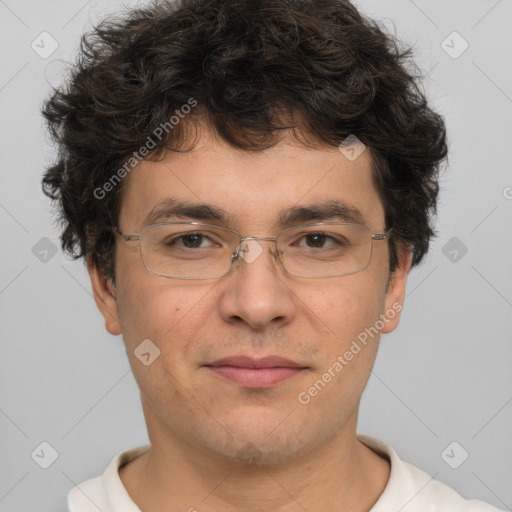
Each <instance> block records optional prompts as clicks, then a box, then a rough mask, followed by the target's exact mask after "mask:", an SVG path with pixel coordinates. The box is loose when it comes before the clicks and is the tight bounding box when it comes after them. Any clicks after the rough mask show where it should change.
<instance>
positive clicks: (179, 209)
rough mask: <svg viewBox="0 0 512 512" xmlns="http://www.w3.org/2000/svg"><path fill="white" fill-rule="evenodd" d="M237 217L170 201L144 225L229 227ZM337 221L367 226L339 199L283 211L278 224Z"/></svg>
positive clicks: (160, 205) (215, 208)
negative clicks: (197, 223) (170, 223)
mask: <svg viewBox="0 0 512 512" xmlns="http://www.w3.org/2000/svg"><path fill="white" fill-rule="evenodd" d="M235 218H237V215H233V214H231V213H229V212H227V211H226V210H224V209H223V208H220V207H218V206H215V205H212V204H207V203H191V202H186V201H179V200H177V199H174V198H167V199H164V200H163V201H161V202H159V203H158V204H157V205H155V206H154V207H153V208H152V209H151V211H150V212H149V213H148V215H147V216H146V218H145V219H144V223H143V225H144V226H148V225H150V224H157V223H159V222H166V221H170V220H178V219H179V220H182V219H187V220H193V221H201V222H208V223H217V224H220V225H224V226H228V225H229V224H230V223H231V222H232V221H233V220H234V219H235ZM327 220H338V221H341V222H351V223H352V222H353V223H356V224H363V225H366V219H365V217H364V215H363V214H362V213H361V211H360V210H358V209H357V208H356V207H355V206H353V205H350V204H347V203H344V202H343V201H340V200H337V199H330V200H327V201H322V202H317V203H312V204H305V205H300V206H292V207H289V208H285V209H283V210H281V212H279V214H278V221H277V222H276V225H278V226H282V227H288V226H294V225H299V224H303V223H307V222H311V221H317V222H322V221H327Z"/></svg>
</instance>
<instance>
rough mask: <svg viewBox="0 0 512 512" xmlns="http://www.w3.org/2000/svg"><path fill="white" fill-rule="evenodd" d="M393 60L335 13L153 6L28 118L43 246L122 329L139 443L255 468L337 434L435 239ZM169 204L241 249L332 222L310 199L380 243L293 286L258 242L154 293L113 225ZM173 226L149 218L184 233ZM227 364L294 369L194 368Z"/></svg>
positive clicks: (409, 107)
mask: <svg viewBox="0 0 512 512" xmlns="http://www.w3.org/2000/svg"><path fill="white" fill-rule="evenodd" d="M410 56H411V52H410V50H409V49H406V48H402V47H401V46H400V45H399V44H398V43H397V42H396V40H395V39H394V38H393V37H392V36H390V35H388V34H386V33H385V32H384V31H383V30H382V29H381V28H380V27H379V26H378V25H377V24H376V23H375V22H373V21H370V20H368V19H366V18H364V17H363V16H362V15H361V14H360V13H359V12H358V11H357V10H356V9H355V8H354V7H353V6H352V5H351V4H350V3H349V2H347V1H343V0H331V1H325V2H313V1H304V0H302V1H298V0H287V1H280V2H277V1H273V0H262V1H241V2H226V1H222V0H216V1H211V0H183V1H180V2H158V3H155V4H152V5H151V6H149V7H148V8H146V9H140V10H134V11H130V13H129V14H127V15H125V16H122V17H120V18H118V19H115V20H114V19H110V20H107V21H105V22H103V23H101V24H100V25H98V26H97V27H96V28H95V29H94V30H93V31H92V32H91V33H89V34H86V35H85V36H84V37H83V39H82V48H81V53H80V57H79V59H78V60H77V63H76V65H75V67H74V71H73V73H72V76H71V77H70V80H69V81H68V83H67V85H65V86H63V87H62V88H61V89H60V90H56V91H55V92H54V93H53V95H52V97H51V98H50V99H49V100H48V101H47V102H46V103H45V106H44V109H43V114H44V116H45V118H46V119H47V122H48V126H49V129H50V132H51V134H52V135H53V137H54V139H55V141H56V143H57V147H58V150H59V153H58V158H57V161H56V162H55V164H54V165H52V166H51V167H50V168H48V170H47V172H46V174H45V177H44V190H45V192H46V193H47V194H48V195H49V196H50V197H52V198H53V199H55V200H56V201H57V203H58V205H59V208H60V213H61V217H60V218H61V222H62V225H63V232H62V246H63V249H64V250H65V251H67V252H68V253H70V254H72V255H73V256H74V257H77V258H79V257H83V258H84V259H85V260H86V261H87V263H88V269H89V272H90V275H91V281H92V285H93V290H94V294H95V298H96V301H97V304H98V307H99V308H100V310H101V312H102V314H103V315H104V317H105V322H106V327H107V330H108V331H109V332H110V333H112V334H123V337H124V340H125V343H126V348H127V353H128V357H129V359H130V363H131V365H132V369H133V372H134V375H135V378H136V379H137V382H138V384H139V387H140V389H141V397H142V402H143V407H144V412H145V415H146V421H147V423H148V428H149V430H150V436H151V434H152V433H153V435H154V436H155V437H156V436H158V435H164V433H165V434H166V435H168V436H170V437H171V438H174V439H176V440H178V441H181V442H183V443H188V444H190V445H191V446H192V445H194V446H196V447H199V449H201V450H204V451H205V452H208V453H211V454H214V455H215V456H218V457H224V458H225V457H228V458H229V457H231V458H235V457H238V458H240V456H241V455H240V454H241V453H242V456H243V453H244V450H246V451H247V448H246V447H247V446H254V447H256V448H255V450H257V453H258V457H257V458H258V459H259V460H260V461H262V462H265V461H267V462H271V461H278V460H285V459H291V458H293V457H296V456H298V454H300V453H304V452H305V451H307V450H311V449H312V448H314V447H318V446H320V445H321V444H322V442H325V440H326V439H329V438H332V437H334V436H335V435H337V433H338V432H340V431H341V430H342V429H343V427H344V426H346V425H349V424H350V425H351V426H352V427H353V428H355V421H356V418H357V407H358V404H359V400H360V397H361V394H362V391H363V389H364V386H365V385H366V382H367V379H368V377H369V374H370V371H371V367H372V365H373V361H374V358H375V356H376V352H377V346H378V341H379V337H380V333H386V332H390V331H392V330H393V329H395V328H396V326H397V325H398V321H399V317H400V310H401V305H402V304H403V300H404V296H405V283H406V278H407V275H408V272H409V270H410V268H411V266H414V265H417V264H419V263H420V262H421V260H422V258H423V257H424V255H425V254H426V252H427V250H428V246H429V241H430V239H431V238H432V236H433V235H434V228H433V215H434V214H435V208H436V200H437V194H438V172H439V165H440V163H441V162H442V160H443V159H444V158H445V156H446V143H445V129H444V124H443V121H442V119H441V118H440V116H439V115H438V114H436V113H435V112H434V111H433V110H431V109H430V108H429V106H428V105H427V102H426V99H425V96H424V94H423V93H422V92H421V90H420V88H419V84H418V76H417V73H416V71H415V68H414V66H413V64H412V62H411V60H410ZM353 135H355V136H356V137H357V139H358V140H359V141H360V143H362V144H363V145H364V146H362V145H361V146H359V149H360V148H363V149H364V151H363V152H362V153H361V154H360V155H359V156H358V157H357V158H355V159H351V158H348V157H347V154H346V153H345V154H344V153H343V152H342V151H340V148H339V147H338V146H339V144H340V143H341V142H343V141H346V140H350V139H348V138H349V136H353ZM169 199H171V200H172V202H173V204H176V203H185V204H187V205H188V206H191V205H192V206H196V207H197V208H195V210H196V213H198V212H199V213H198V215H199V216H202V217H201V219H202V220H201V222H204V223H208V224H211V223H215V224H218V225H222V226H224V227H228V228H230V229H232V230H235V231H237V232H239V233H240V234H241V235H242V236H254V237H275V236H276V234H277V233H279V232H280V231H281V230H283V229H284V228H286V227H289V224H286V225H285V224H284V223H282V222H281V220H282V218H283V216H284V215H286V214H287V213H288V214H289V213H290V212H292V211H294V212H295V214H297V212H299V213H300V212H302V213H301V215H302V217H300V215H295V217H294V218H297V219H299V218H307V219H308V220H307V221H305V222H301V224H307V223H315V222H323V221H324V220H332V219H326V218H325V216H324V215H323V214H322V213H321V212H318V211H317V210H318V209H319V208H316V207H318V206H322V205H324V206H325V204H326V203H328V202H330V203H333V202H337V203H343V204H345V205H346V206H349V207H350V208H352V209H353V210H357V211H358V213H359V214H360V215H361V217H362V219H363V220H360V222H362V223H364V224H365V225H366V226H367V228H368V229H369V230H370V231H371V233H386V232H388V231H389V230H391V231H390V236H389V237H388V238H387V239H385V240H380V241H374V242H373V246H372V256H371V261H370V263H369V265H368V266H367V267H366V268H365V269H364V270H362V271H360V272H357V273H354V274H350V275H344V276H335V277H328V278H310V277H297V276H291V275H290V274H287V273H286V272H285V271H283V269H282V267H281V266H280V265H279V260H278V258H277V255H276V253H275V251H274V250H273V247H274V246H273V245H272V244H273V242H271V241H262V242H261V246H262V247H263V252H262V253H261V255H259V256H258V257H257V258H256V259H255V260H254V261H252V262H250V263H249V262H248V261H241V260H238V261H237V262H236V264H234V265H233V267H232V268H231V271H230V272H229V273H227V274H226V275H224V276H222V277H219V278H215V279H196V280H184V279H169V278H166V277H162V276H160V275H156V274H154V273H151V272H149V271H148V270H147V269H146V268H145V266H144V264H143V262H142V259H141V255H140V252H139V247H138V245H137V243H132V242H127V241H125V240H124V239H123V238H122V237H121V236H119V235H117V234H116V233H115V232H114V231H113V229H112V227H113V226H115V227H118V228H119V229H120V230H121V231H122V232H124V233H128V234H138V233H140V232H141V231H142V229H143V228H144V227H145V226H146V225H147V219H148V216H149V214H150V213H151V212H153V213H154V209H155V207H157V205H159V204H162V203H163V202H165V201H167V200H169ZM205 205H208V208H207V207H206V206H205ZM313 207H315V208H316V210H315V208H313ZM213 210H215V211H217V212H222V214H223V216H221V217H218V216H217V217H215V218H213V217H212V211H213ZM306 210H307V211H308V213H307V216H305V215H304V212H305V211H306ZM189 213H190V209H189V210H188V213H187V216H186V217H184V216H183V212H182V214H180V215H181V217H172V218H169V217H167V218H166V219H164V220H170V221H176V220H180V221H183V220H184V221H187V220H190V221H195V220H198V219H199V216H196V217H195V218H192V217H190V215H189ZM292 225H293V224H292ZM391 312H393V314H391ZM377 322H379V323H377ZM376 326H377V327H376ZM372 328H373V331H372V330H371V329H372ZM374 331H375V332H376V334H372V335H367V336H366V340H365V341H366V343H363V341H362V337H361V333H363V332H367V333H369V332H372V333H373V332H374ZM147 339H149V340H151V343H152V344H153V345H154V346H155V347H158V350H159V351H160V352H159V357H157V358H156V359H154V361H153V362H152V363H151V364H150V365H147V366H146V365H144V364H142V363H141V361H140V360H139V359H138V358H137V356H136V353H137V347H139V346H140V344H141V342H142V341H143V340H147ZM358 339H359V343H356V345H357V346H358V347H359V350H358V349H357V348H354V345H353V342H354V340H358ZM153 345H152V346H153ZM152 350H153V349H152ZM347 351H348V352H351V353H352V356H349V357H350V359H349V360H347V359H348V358H343V355H344V354H346V353H347ZM232 355H248V356H251V357H252V356H254V357H265V356H268V355H278V356H280V357H284V358H287V359H290V360H292V361H294V362H295V363H296V364H297V365H299V366H300V367H301V368H304V371H301V372H299V373H298V374H297V375H295V376H294V377H293V378H290V379H287V380H286V381H284V382H282V383H280V384H279V385H276V386H273V387H270V388H263V389H254V388H248V387H244V386H240V385H237V384H234V383H233V382H232V381H228V380H225V379H224V380H223V378H222V377H219V376H218V375H217V374H212V371H211V368H210V364H211V363H212V362H213V361H216V360H218V359H221V358H224V357H228V356H232ZM339 356H341V357H342V359H343V361H346V363H345V362H344V363H341V361H340V359H339ZM336 362H338V365H336V364H335V363H336ZM339 365H341V369H339V368H340V366H339ZM327 374H329V375H330V376H331V377H330V378H329V377H324V376H325V375H327ZM319 379H320V380H321V381H322V382H323V383H324V385H322V384H317V385H316V388H315V389H317V391H316V392H314V391H312V392H311V393H310V392H308V389H310V388H311V386H313V385H314V383H315V382H318V380H319ZM325 381H327V382H325ZM313 387H314V386H313ZM304 392H306V394H304ZM301 393H302V395H301ZM301 396H302V400H301V399H300V398H299V397H301ZM307 397H309V398H307ZM305 402H307V403H305ZM287 415H288V416H287ZM285 416H286V417H287V419H286V420H285V419H284V418H285ZM277 425H279V427H278V428H276V426H277ZM244 447H245V448H244ZM248 453H249V455H250V457H252V455H253V454H254V451H251V450H249V451H248ZM251 454H252V455H251ZM250 457H249V458H250Z"/></svg>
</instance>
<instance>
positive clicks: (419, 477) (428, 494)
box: [358, 435, 500, 512]
mask: <svg viewBox="0 0 512 512" xmlns="http://www.w3.org/2000/svg"><path fill="white" fill-rule="evenodd" d="M358 440H359V441H361V442H362V443H364V444H365V445H366V446H368V447H369V448H370V449H372V450H373V451H375V452H376V453H378V454H379V455H381V456H383V457H385V458H387V459H388V460H389V462H390V464H391V474H390V477H389V481H388V483H387V485H386V488H385V489H384V492H383V493H382V494H381V496H380V497H379V499H378V500H377V502H376V503H375V505H374V506H373V507H372V509H371V512H389V510H400V511H401V512H426V511H427V510H428V511H429V512H500V511H499V509H497V508H495V507H493V506H491V505H489V504H488V503H485V502H483V501H480V500H468V499H465V498H464V497H462V496H461V495H460V494H459V493H458V492H457V491H455V490H454V489H452V488H451V487H449V486H448V485H446V484H444V483H442V482H440V481H439V480H436V479H435V478H433V477H432V476H430V475H429V474H427V473H425V472H424V471H422V470H421V469H419V468H417V467H416V466H414V465H412V464H409V463H408V462H405V461H403V460H401V459H400V458H399V457H398V455H397V453H396V452H395V451H394V450H393V448H391V446H389V445H387V444H386V443H383V442H382V441H379V440H378V439H375V438H373V437H370V436H364V435H358Z"/></svg>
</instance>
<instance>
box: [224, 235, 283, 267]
mask: <svg viewBox="0 0 512 512" xmlns="http://www.w3.org/2000/svg"><path fill="white" fill-rule="evenodd" d="M253 240H254V241H267V242H274V244H275V246H276V254H274V253H273V252H272V251H270V253H271V254H272V255H273V256H274V257H277V259H280V258H279V254H278V252H279V251H277V237H271V236H240V241H239V243H238V245H237V246H236V247H235V250H234V251H233V252H232V253H231V265H233V263H234V262H235V261H236V260H238V259H239V258H240V257H241V255H240V253H243V252H246V251H245V250H244V242H251V241H253ZM261 252H263V249H262V250H261ZM242 259H246V258H243V257H242Z"/></svg>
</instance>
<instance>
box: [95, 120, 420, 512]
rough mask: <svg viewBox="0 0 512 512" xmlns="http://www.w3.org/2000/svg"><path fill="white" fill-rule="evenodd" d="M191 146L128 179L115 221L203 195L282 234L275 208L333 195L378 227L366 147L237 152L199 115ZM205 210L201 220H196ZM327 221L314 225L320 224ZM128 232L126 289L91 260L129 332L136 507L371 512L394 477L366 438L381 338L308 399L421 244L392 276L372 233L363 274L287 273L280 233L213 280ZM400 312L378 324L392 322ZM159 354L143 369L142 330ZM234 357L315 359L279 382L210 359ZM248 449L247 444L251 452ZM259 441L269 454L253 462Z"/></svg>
mask: <svg viewBox="0 0 512 512" xmlns="http://www.w3.org/2000/svg"><path fill="white" fill-rule="evenodd" d="M199 134H200V138H199V142H198V144H197V145H196V147H195V149H194V150H192V151H191V152H187V153H173V154H172V155H169V156H167V157H166V158H165V159H164V160H163V161H160V162H149V161H144V162H142V163H141V164H140V165H139V166H138V168H137V169H136V170H134V171H133V172H132V173H131V174H130V175H129V177H128V178H127V182H126V184H125V185H126V186H125V189H124V192H123V194H124V196H123V200H122V206H121V211H120V218H119V224H118V225H119V227H120V229H121V230H122V231H123V232H125V233H129V234H134V233H140V230H141V229H142V228H143V224H142V222H143V219H144V217H145V216H146V214H147V213H148V212H149V211H150V210H151V208H152V207H153V206H154V205H155V204H156V203H158V202H159V201H160V200H162V199H164V198H166V197H170V196H172V197H174V198H177V199H180V200H189V201H193V202H198V203H200V202H206V203H211V204H214V205H216V206H219V207H221V208H223V209H225V210H227V211H228V212H230V213H232V214H233V217H232V219H231V221H230V222H231V223H230V225H229V226H228V227H230V228H232V229H234V230H236V231H238V232H240V233H241V234H242V235H243V236H249V235H251V236H274V235H275V234H276V233H277V232H278V231H279V230H280V229H282V228H281V227H279V226H277V225H276V219H277V212H278V211H279V210H281V209H282V208H288V207H291V206H295V205H297V204H299V205H300V204H306V203H310V202H317V201H323V200H326V199H338V200H342V201H345V202H348V203H350V204H352V205H354V206H356V207H357V208H358V209H360V210H361V211H362V212H363V214H364V216H365V217H366V219H367V225H368V227H369V228H370V229H371V231H372V233H381V232H383V229H384V208H383V205H382V202H381V200H380V198H379V194H378V192H377V190H376V189H375V187H374V185H373V183H372V180H371V163H372V162H371V155H370V152H369V151H364V152H363V153H362V155H361V156H360V157H358V158H357V159H356V160H355V161H353V162H351V161H349V160H348V159H347V158H345V157H344V156H343V155H342V154H341V153H340V151H339V150H338V149H337V148H336V147H327V146H322V147H321V148H317V149H311V148H306V147H304V146H302V145H300V144H299V143H297V142H293V140H292V139H291V138H285V139H284V140H283V141H281V142H280V143H279V144H278V145H276V146H274V147H273V148H271V149H268V150H265V151H260V152H247V151H241V150H239V149H235V148H233V147H230V146H229V145H227V144H226V143H224V142H222V141H220V140H218V139H217V138H216V137H215V136H214V135H213V134H212V133H211V132H210V130H208V128H207V127H206V126H204V125H203V126H200V129H199ZM189 220H194V219H189ZM317 222H318V221H317ZM116 238H117V241H116V243H117V248H116V264H115V271H116V286H115V288H114V286H113V285H112V283H111V282H110V281H107V280H105V279H103V278H102V277H101V275H100V273H99V272H98V270H97V268H95V267H94V265H93V264H92V263H91V262H89V265H88V269H89V273H90V277H91V282H92V287H93V291H94V296H95V299H96V302H97V305H98V307H99V309H100V311H101V312H102V314H103V316H104V318H105V324H106V328H107V330H108V332H110V333H111V334H113V335H119V334H122V335H123V337H124V340H125V344H126V349H127V354H128V358H129V361H130V364H131V367H132V371H133V374H134V376H135V379H136V380H137V383H138V385H139V388H140V394H141V402H142V407H143V411H144V415H145V420H146V424H147V428H148V434H149V438H150V441H151V450H150V451H149V452H147V453H145V454H144V455H142V456H140V457H138V458H137V459H135V460H134V461H132V462H131V463H128V464H127V465H125V466H123V467H122V468H121V469H120V477H121V480H122V482H123V484H124V486H125V487H126V489H127V491H128V493H129V495H130V496H131V498H132V499H133V500H134V502H135V503H136V504H137V505H138V506H139V508H141V510H151V511H154V512H160V511H161V512H163V511H165V512H169V511H171V512H174V511H186V510H192V511H193V510H194V509H197V511H199V512H213V511H216V512H218V511H219V510H223V511H235V510H236V511H239V510H244V511H248V512H252V511H259V510H265V511H268V510H272V511H276V512H292V511H303V510H304V509H305V510H308V511H309V512H315V511H325V510H331V511H341V510H350V511H352V512H358V511H367V510H369V509H370V508H371V507H372V505H373V504H374V503H375V502H376V501H377V499H378V497H379V496H380V494H381V493H382V492H383V490H384V488H385V486H386V483H387V481H388V479H389V472H390V468H389V463H388V462H387V460H385V459H384V458H382V457H381V456H379V455H378V454H376V453H375V452H373V451H372V450H370V449H369V448H368V447H366V446H365V445H363V444H362V443H361V442H359V441H357V440H356V425H357V415H358V408H359V402H360V399H361V395H362V392H363V390H364V387H365V386H366V383H367V381H368V378H369V375H370V372H371V369H372V366H373V363H374V360H375V356H376V354H377V349H378V343H379V338H380V336H375V337H374V338H373V339H372V340H371V341H370V342H369V343H368V344H367V346H366V347H364V348H363V349H362V350H361V351H360V352H359V353H358V354H357V355H355V356H354V358H353V359H352V360H351V361H350V362H349V363H348V364H347V365H346V366H345V367H344V368H343V370H342V371H341V372H339V373H337V374H336V377H334V378H332V380H331V382H329V383H328V384H327V385H326V386H325V388H324V389H323V390H322V391H321V392H319V393H318V395H317V396H315V397H313V398H312V399H311V401H310V403H309V404H307V405H304V404H301V403H300V402H299V401H298V399H297V396H298V394H299V393H300V392H302V391H306V390H307V389H308V388H309V387H311V386H312V385H313V383H314V382H315V381H316V380H317V379H318V378H319V377H320V376H321V375H322V374H323V373H324V372H326V371H327V369H328V368H329V367H332V365H333V363H334V362H335V361H336V360H337V357H338V356H339V355H343V354H344V353H345V352H346V351H347V350H348V349H349V347H350V345H351V343H352V341H353V340H354V339H356V338H357V335H358V334H359V333H360V332H362V331H364V329H365V328H368V327H370V326H373V325H374V324H375V322H376V320H378V319H379V315H381V314H385V312H386V311H388V310H390V309H392V308H393V304H395V306H396V304H397V303H399V304H403V301H404V297H405V287H406V279H407V275H408V273H409V270H410V266H411V252H410V251H408V250H402V251H401V252H400V253H399V262H400V267H399V269H398V270H397V271H396V272H395V273H394V274H393V275H392V276H391V277H392V279H391V280H390V282H389V286H388V278H389V277H390V276H389V252H388V242H387V241H380V242H374V243H373V254H372V260H371V263H370V265H369V266H368V268H366V269H365V270H364V271H362V272H359V273H356V274H352V275H347V276H342V277H333V278H327V279H308V278H297V277H293V276H290V275H287V274H286V273H284V271H283V270H282V269H281V268H280V267H279V266H278V264H277V263H276V260H275V259H274V257H273V255H272V252H271V251H272V249H273V245H272V243H270V242H262V246H263V247H264V249H265V250H264V252H263V253H262V254H261V255H260V256H259V257H258V258H257V259H256V260H255V261H253V262H252V263H247V262H245V261H241V262H239V264H237V265H236V267H235V268H233V269H232V270H231V272H230V273H229V274H228V275H226V276H224V277H221V278H216V279H211V280H196V281H185V280H175V279H166V278H163V277H161V276H158V275H155V274H152V273H150V272H148V271H147V270H146V269H145V268H144V266H143V263H142V261H141V257H140V253H139V248H138V244H137V243H130V242H129V243H126V242H125V241H124V240H123V239H122V238H121V237H116ZM399 318H400V314H399V313H397V314H396V315H395V316H394V318H393V319H390V320H389V321H388V322H387V323H385V326H384V327H383V329H382V331H381V332H382V333H388V332H391V331H393V330H394V329H395V328H396V327H397V325H398V322H399ZM148 338H149V339H150V340H152V342H153V343H154V344H155V345H157V346H158V347H159V349H160V351H161V352H160V356H159V357H158V358H157V359H155V361H154V362H153V363H152V364H151V365H149V366H144V365H143V364H141V362H140V361H139V360H138V359H137V358H136V357H135V356H134V350H135V349H136V347H137V346H138V345H139V343H141V341H142V340H144V339H148ZM233 354H244V355H250V356H254V357H264V356H267V355H271V354H273V355H278V356H282V357H286V358H288V359H292V360H294V361H297V362H300V363H301V365H302V366H306V367H308V370H306V371H304V372H301V373H300V374H298V375H296V376H294V377H292V378H291V379H288V380H287V381H284V382H282V383H280V384H278V385H276V386H274V387H272V388H267V389H258V390H254V389H248V388H243V387H241V386H239V385H237V384H235V383H233V382H230V381H227V380H224V379H222V378H221V377H219V376H217V375H214V374H212V372H211V371H209V370H208V369H206V368H204V367H203V366H202V365H204V364H205V363H206V362H211V361H213V360H215V359H219V358H222V357H226V356H228V355H233ZM248 446H250V447H252V448H248ZM251 450H252V451H253V452H255V453H257V454H258V457H259V460H257V461H254V460H253V461H251V460H248V459H244V458H243V456H242V455H241V454H243V453H248V452H250V451H251Z"/></svg>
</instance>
